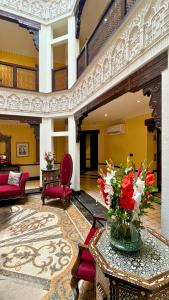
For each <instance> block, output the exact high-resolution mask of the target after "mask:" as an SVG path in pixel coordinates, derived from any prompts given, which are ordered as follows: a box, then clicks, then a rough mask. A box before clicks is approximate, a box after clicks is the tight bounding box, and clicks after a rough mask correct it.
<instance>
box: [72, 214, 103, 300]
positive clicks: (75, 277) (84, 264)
mask: <svg viewBox="0 0 169 300" xmlns="http://www.w3.org/2000/svg"><path fill="white" fill-rule="evenodd" d="M98 220H103V221H106V218H105V217H101V216H94V217H93V225H92V227H91V229H90V231H89V233H88V235H87V238H86V240H85V242H84V244H83V243H80V244H79V245H78V246H79V252H78V257H77V259H76V261H75V263H74V266H73V268H72V279H71V287H72V289H73V294H74V300H77V299H78V297H79V288H78V282H79V280H81V279H83V280H85V281H90V282H94V281H95V275H96V274H95V273H96V272H95V263H94V259H93V256H92V254H91V253H90V251H89V247H88V245H89V243H90V241H91V239H92V237H93V236H94V234H95V232H96V231H97V230H98V228H99V227H97V226H96V222H97V221H98Z"/></svg>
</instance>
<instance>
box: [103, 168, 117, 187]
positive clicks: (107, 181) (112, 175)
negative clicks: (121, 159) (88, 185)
mask: <svg viewBox="0 0 169 300" xmlns="http://www.w3.org/2000/svg"><path fill="white" fill-rule="evenodd" d="M115 174H116V170H112V171H111V172H107V175H106V176H105V177H104V180H105V184H109V185H111V180H112V179H115Z"/></svg>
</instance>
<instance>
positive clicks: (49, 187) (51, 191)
mask: <svg viewBox="0 0 169 300" xmlns="http://www.w3.org/2000/svg"><path fill="white" fill-rule="evenodd" d="M72 171H73V162H72V158H71V155H70V154H68V153H66V154H64V156H63V159H62V161H61V165H60V175H59V179H58V180H57V181H51V182H46V183H45V184H44V188H43V190H42V197H41V199H42V202H43V204H45V199H46V198H47V199H50V198H52V199H60V200H61V201H62V203H63V206H64V208H66V206H67V202H70V197H71V195H72V189H71V188H70V180H71V177H72Z"/></svg>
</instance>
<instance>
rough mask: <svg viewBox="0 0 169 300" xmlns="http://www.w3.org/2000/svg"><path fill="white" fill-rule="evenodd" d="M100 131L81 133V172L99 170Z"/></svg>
mask: <svg viewBox="0 0 169 300" xmlns="http://www.w3.org/2000/svg"><path fill="white" fill-rule="evenodd" d="M98 134H99V130H85V131H81V133H80V170H81V172H85V171H87V170H92V171H94V170H98Z"/></svg>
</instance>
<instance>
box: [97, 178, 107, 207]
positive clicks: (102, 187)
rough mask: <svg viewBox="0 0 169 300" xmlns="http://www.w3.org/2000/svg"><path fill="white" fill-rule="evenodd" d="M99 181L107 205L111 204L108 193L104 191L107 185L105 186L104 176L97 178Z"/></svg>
mask: <svg viewBox="0 0 169 300" xmlns="http://www.w3.org/2000/svg"><path fill="white" fill-rule="evenodd" d="M97 183H98V184H99V185H100V191H101V193H102V196H103V199H104V202H105V203H106V205H108V204H109V203H108V199H107V196H108V194H107V193H105V191H104V188H105V186H104V180H103V178H98V179H97Z"/></svg>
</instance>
